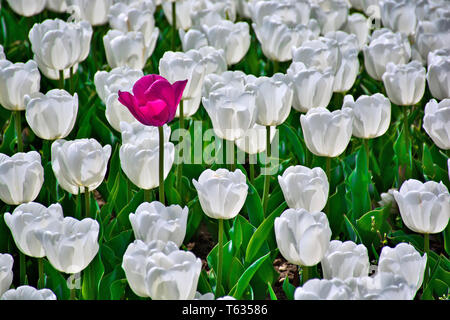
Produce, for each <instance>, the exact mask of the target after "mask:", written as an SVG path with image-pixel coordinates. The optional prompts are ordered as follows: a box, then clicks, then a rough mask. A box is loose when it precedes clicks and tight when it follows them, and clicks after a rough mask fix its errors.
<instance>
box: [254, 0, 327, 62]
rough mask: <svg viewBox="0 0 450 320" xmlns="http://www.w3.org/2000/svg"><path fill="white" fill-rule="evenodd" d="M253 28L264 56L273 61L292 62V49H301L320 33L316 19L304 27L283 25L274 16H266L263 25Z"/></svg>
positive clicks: (290, 24)
mask: <svg viewBox="0 0 450 320" xmlns="http://www.w3.org/2000/svg"><path fill="white" fill-rule="evenodd" d="M258 3H263V2H258ZM252 26H253V29H254V30H255V33H256V37H257V38H258V41H259V42H260V43H261V49H262V51H263V53H264V55H265V56H266V57H267V58H269V59H270V60H273V61H289V60H291V59H292V50H291V48H292V47H300V46H301V45H302V43H304V42H305V41H309V40H313V39H316V38H317V37H318V36H319V33H320V28H319V25H318V23H317V21H316V20H314V19H312V20H311V21H310V22H309V23H308V25H304V24H294V23H283V22H282V21H279V20H278V19H276V17H274V16H266V17H264V19H263V21H262V23H261V24H256V23H253V24H252Z"/></svg>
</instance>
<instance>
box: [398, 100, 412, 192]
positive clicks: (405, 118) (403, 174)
mask: <svg viewBox="0 0 450 320" xmlns="http://www.w3.org/2000/svg"><path fill="white" fill-rule="evenodd" d="M401 108H402V111H403V130H404V132H405V140H406V146H405V147H406V148H407V149H408V150H409V139H410V138H409V124H408V107H407V106H402V107H401ZM406 169H407V164H403V165H400V168H399V170H400V173H399V174H400V176H399V185H398V187H399V188H400V186H401V185H402V184H403V182H404V181H405V180H406V179H407V177H406V176H407V174H406V172H407V170H406Z"/></svg>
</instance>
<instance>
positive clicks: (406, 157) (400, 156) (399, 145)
mask: <svg viewBox="0 0 450 320" xmlns="http://www.w3.org/2000/svg"><path fill="white" fill-rule="evenodd" d="M404 108H406V107H404ZM411 149H412V147H411V140H410V139H408V138H407V135H406V134H405V130H404V128H403V129H402V131H401V133H400V135H399V136H398V138H397V140H396V141H395V143H394V151H395V155H396V157H397V161H398V164H399V165H401V166H402V167H404V169H405V173H404V174H405V176H406V177H410V176H411V174H412V165H413V161H412V159H413V158H412V150H411Z"/></svg>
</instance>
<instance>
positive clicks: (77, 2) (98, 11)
mask: <svg viewBox="0 0 450 320" xmlns="http://www.w3.org/2000/svg"><path fill="white" fill-rule="evenodd" d="M66 1H67V5H68V8H67V11H68V12H71V11H72V12H73V14H74V16H75V17H76V19H78V20H87V21H89V23H90V24H91V25H93V26H99V25H103V24H106V23H107V22H108V13H109V9H110V7H111V6H112V4H113V0H66Z"/></svg>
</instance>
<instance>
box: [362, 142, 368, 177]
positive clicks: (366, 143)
mask: <svg viewBox="0 0 450 320" xmlns="http://www.w3.org/2000/svg"><path fill="white" fill-rule="evenodd" d="M363 144H364V149H365V150H366V158H367V171H369V170H370V149H369V140H368V139H363Z"/></svg>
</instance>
